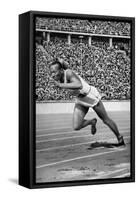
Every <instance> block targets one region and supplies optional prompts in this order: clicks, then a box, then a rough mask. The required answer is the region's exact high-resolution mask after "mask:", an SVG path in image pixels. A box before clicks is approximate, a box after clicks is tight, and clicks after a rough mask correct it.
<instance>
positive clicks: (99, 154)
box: [36, 149, 125, 169]
mask: <svg viewBox="0 0 138 200" xmlns="http://www.w3.org/2000/svg"><path fill="white" fill-rule="evenodd" d="M124 150H125V149H115V150H114V151H106V152H102V153H96V154H92V155H87V156H81V157H76V158H71V159H67V160H62V161H58V162H53V163H48V164H43V165H38V166H36V169H41V168H44V167H49V166H54V165H59V164H62V163H67V162H72V161H75V160H81V159H85V158H93V157H96V156H101V155H106V154H110V153H116V152H120V151H124Z"/></svg>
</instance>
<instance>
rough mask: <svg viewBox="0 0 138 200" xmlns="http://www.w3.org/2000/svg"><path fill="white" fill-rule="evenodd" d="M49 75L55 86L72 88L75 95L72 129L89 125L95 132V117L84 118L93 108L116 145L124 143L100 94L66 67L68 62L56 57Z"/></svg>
mask: <svg viewBox="0 0 138 200" xmlns="http://www.w3.org/2000/svg"><path fill="white" fill-rule="evenodd" d="M50 75H51V78H52V80H54V83H55V85H56V86H58V87H59V88H64V89H69V90H72V91H73V93H74V94H75V95H76V102H75V107H74V113H73V129H74V130H80V129H82V128H84V127H86V126H89V125H90V126H91V133H92V134H93V135H94V134H95V133H96V123H97V119H96V118H93V119H91V120H86V119H84V118H85V115H86V114H87V112H88V110H89V108H93V110H94V111H95V112H96V114H97V115H98V117H99V118H100V119H101V120H102V121H103V123H104V124H106V125H107V126H108V127H109V128H110V129H111V130H112V132H113V133H114V134H115V136H116V138H117V140H118V144H117V146H121V145H125V142H124V139H123V136H122V135H120V133H119V130H118V127H117V125H116V123H115V122H114V121H113V120H112V119H111V118H110V117H109V116H108V114H107V112H106V110H105V107H104V105H103V103H102V101H101V96H100V94H99V92H98V91H97V89H96V88H95V87H94V86H90V85H89V84H88V83H87V82H86V81H85V80H84V79H83V78H82V77H81V76H79V75H78V74H76V73H75V72H74V71H72V70H71V69H68V64H67V63H66V62H65V61H64V60H63V59H57V60H56V61H55V62H53V63H52V64H51V65H50Z"/></svg>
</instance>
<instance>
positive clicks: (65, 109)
mask: <svg viewBox="0 0 138 200" xmlns="http://www.w3.org/2000/svg"><path fill="white" fill-rule="evenodd" d="M103 103H104V106H105V108H106V110H107V111H130V101H103ZM74 104H75V103H74V102H64V103H63V102H62V103H61V102H59V103H58V102H37V103H36V114H52V113H53V114H54V113H72V112H73V109H74ZM90 110H91V111H92V109H90Z"/></svg>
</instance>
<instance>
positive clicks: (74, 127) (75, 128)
mask: <svg viewBox="0 0 138 200" xmlns="http://www.w3.org/2000/svg"><path fill="white" fill-rule="evenodd" d="M73 129H74V131H79V130H80V129H81V125H77V124H74V125H73Z"/></svg>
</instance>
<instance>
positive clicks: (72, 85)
mask: <svg viewBox="0 0 138 200" xmlns="http://www.w3.org/2000/svg"><path fill="white" fill-rule="evenodd" d="M67 79H68V80H69V83H59V82H56V85H57V86H58V87H60V88H64V89H71V90H80V89H82V84H81V82H80V80H79V78H78V77H77V76H76V74H75V73H74V72H72V71H71V70H68V72H67Z"/></svg>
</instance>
